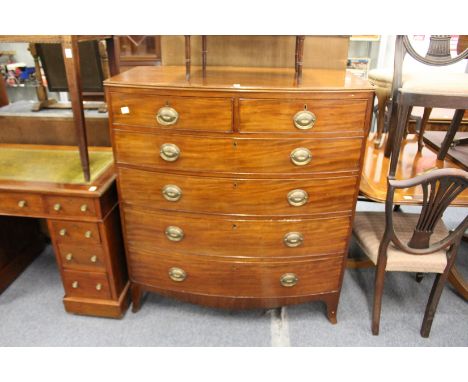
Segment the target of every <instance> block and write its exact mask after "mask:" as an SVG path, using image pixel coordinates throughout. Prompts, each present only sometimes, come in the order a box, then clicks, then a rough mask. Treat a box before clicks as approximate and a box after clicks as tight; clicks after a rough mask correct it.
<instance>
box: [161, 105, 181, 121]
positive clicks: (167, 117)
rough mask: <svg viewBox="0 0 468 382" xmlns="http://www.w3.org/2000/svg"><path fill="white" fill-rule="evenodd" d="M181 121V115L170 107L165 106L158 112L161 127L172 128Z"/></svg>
mask: <svg viewBox="0 0 468 382" xmlns="http://www.w3.org/2000/svg"><path fill="white" fill-rule="evenodd" d="M178 119H179V113H178V112H177V111H176V110H175V109H173V108H172V107H169V106H164V107H162V108H161V109H159V110H158V114H157V115H156V120H157V121H158V123H159V124H160V125H163V126H170V125H174V124H176V123H177V121H178Z"/></svg>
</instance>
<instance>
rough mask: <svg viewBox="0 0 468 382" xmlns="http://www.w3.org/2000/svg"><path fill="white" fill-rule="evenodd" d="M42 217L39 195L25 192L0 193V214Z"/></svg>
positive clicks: (42, 205) (42, 210) (42, 208)
mask: <svg viewBox="0 0 468 382" xmlns="http://www.w3.org/2000/svg"><path fill="white" fill-rule="evenodd" d="M3 213H4V214H12V215H23V216H29V215H32V216H34V215H43V214H44V203H43V200H42V197H41V196H40V195H36V194H31V193H26V192H4V191H0V214H3Z"/></svg>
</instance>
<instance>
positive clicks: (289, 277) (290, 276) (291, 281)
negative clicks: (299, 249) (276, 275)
mask: <svg viewBox="0 0 468 382" xmlns="http://www.w3.org/2000/svg"><path fill="white" fill-rule="evenodd" d="M298 281H299V278H298V277H297V276H296V275H295V274H294V273H285V274H284V275H282V276H281V277H280V283H281V285H282V286H284V287H293V286H294V285H296V284H297V282H298Z"/></svg>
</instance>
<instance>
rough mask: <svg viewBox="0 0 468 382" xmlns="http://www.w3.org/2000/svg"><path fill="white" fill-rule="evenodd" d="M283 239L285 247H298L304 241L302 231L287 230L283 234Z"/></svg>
mask: <svg viewBox="0 0 468 382" xmlns="http://www.w3.org/2000/svg"><path fill="white" fill-rule="evenodd" d="M283 241H284V244H285V245H286V246H287V247H290V248H294V247H299V246H300V245H302V242H303V241H304V236H302V233H300V232H289V233H287V234H286V235H284V239H283Z"/></svg>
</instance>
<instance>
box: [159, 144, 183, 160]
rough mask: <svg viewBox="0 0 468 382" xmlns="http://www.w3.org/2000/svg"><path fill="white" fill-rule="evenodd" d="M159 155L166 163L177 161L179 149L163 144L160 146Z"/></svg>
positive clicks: (175, 146)
mask: <svg viewBox="0 0 468 382" xmlns="http://www.w3.org/2000/svg"><path fill="white" fill-rule="evenodd" d="M159 155H160V156H161V158H162V159H164V160H165V161H166V162H175V161H176V160H177V159H179V156H180V149H179V148H178V147H177V145H175V144H173V143H164V144H162V145H161V148H160V150H159Z"/></svg>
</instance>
